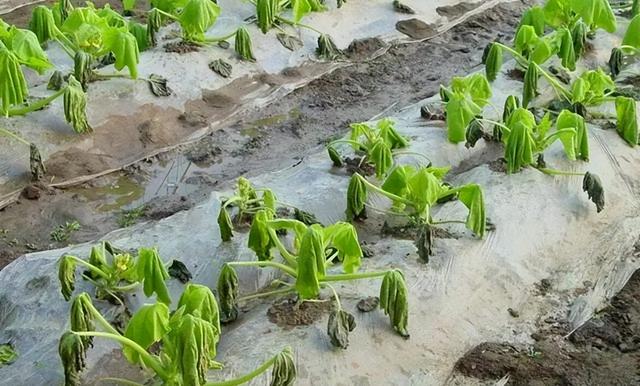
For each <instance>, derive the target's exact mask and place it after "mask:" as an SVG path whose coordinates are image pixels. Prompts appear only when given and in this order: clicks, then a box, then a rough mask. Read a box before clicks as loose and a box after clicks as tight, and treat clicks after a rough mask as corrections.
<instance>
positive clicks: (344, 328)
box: [327, 310, 356, 349]
mask: <svg viewBox="0 0 640 386" xmlns="http://www.w3.org/2000/svg"><path fill="white" fill-rule="evenodd" d="M355 328H356V320H355V318H354V317H353V315H352V314H350V313H348V312H346V311H344V310H336V311H332V312H331V314H329V321H328V323H327V334H328V335H329V338H330V341H331V344H332V345H333V346H334V347H340V348H342V349H346V348H347V347H348V346H349V333H350V332H351V331H353V330H354V329H355Z"/></svg>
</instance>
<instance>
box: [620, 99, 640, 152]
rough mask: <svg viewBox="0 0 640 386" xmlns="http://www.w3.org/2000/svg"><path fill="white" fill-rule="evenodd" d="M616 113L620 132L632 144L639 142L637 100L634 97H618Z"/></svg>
mask: <svg viewBox="0 0 640 386" xmlns="http://www.w3.org/2000/svg"><path fill="white" fill-rule="evenodd" d="M616 113H617V116H618V121H617V124H616V130H617V131H618V134H620V136H621V137H622V138H623V139H624V140H625V141H627V143H628V144H629V145H631V146H636V145H637V144H638V121H637V117H636V101H635V100H634V99H633V98H629V97H623V96H619V97H616Z"/></svg>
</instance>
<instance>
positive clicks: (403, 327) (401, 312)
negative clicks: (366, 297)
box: [380, 269, 409, 338]
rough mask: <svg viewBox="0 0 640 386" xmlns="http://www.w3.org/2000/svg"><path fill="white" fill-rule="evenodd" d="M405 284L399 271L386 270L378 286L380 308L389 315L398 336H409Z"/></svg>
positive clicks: (407, 302)
mask: <svg viewBox="0 0 640 386" xmlns="http://www.w3.org/2000/svg"><path fill="white" fill-rule="evenodd" d="M408 298H409V296H408V291H407V286H406V284H405V282H404V275H403V274H402V272H401V271H399V270H397V269H394V270H390V271H388V272H387V273H386V274H385V275H384V278H383V279H382V285H381V286H380V309H382V310H383V311H384V313H385V315H389V321H390V322H391V325H392V326H393V328H394V329H395V330H396V332H397V333H398V334H400V336H402V337H404V338H408V337H409V331H408V330H407V325H408V322H409V301H408Z"/></svg>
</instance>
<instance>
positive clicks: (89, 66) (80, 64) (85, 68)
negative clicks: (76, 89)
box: [73, 50, 93, 91]
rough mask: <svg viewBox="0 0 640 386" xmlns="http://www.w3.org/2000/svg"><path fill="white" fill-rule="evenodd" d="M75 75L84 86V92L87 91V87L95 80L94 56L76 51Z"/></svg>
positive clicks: (74, 58)
mask: <svg viewBox="0 0 640 386" xmlns="http://www.w3.org/2000/svg"><path fill="white" fill-rule="evenodd" d="M73 75H74V76H75V77H76V79H77V80H78V82H80V84H81V85H82V90H84V91H87V85H88V84H89V82H91V80H92V78H93V55H91V54H88V53H86V52H84V51H82V50H78V51H76V54H75V55H74V56H73Z"/></svg>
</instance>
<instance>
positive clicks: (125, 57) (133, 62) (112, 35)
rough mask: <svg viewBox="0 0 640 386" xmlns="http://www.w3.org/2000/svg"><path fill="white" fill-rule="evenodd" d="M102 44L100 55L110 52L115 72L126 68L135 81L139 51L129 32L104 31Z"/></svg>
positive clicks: (109, 29)
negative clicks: (114, 60) (113, 58)
mask: <svg viewBox="0 0 640 386" xmlns="http://www.w3.org/2000/svg"><path fill="white" fill-rule="evenodd" d="M207 1H209V0H207ZM103 43H104V47H103V49H102V50H101V55H104V54H107V53H109V52H112V53H113V56H115V58H116V62H115V65H114V66H115V68H116V70H118V71H120V70H122V69H123V68H124V67H127V68H128V69H129V75H131V78H133V79H136V78H137V77H138V63H140V51H139V49H138V41H137V40H136V37H135V36H133V35H132V34H131V33H130V32H129V31H123V30H121V29H119V28H114V27H110V28H108V29H106V30H105V31H104V35H103Z"/></svg>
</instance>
